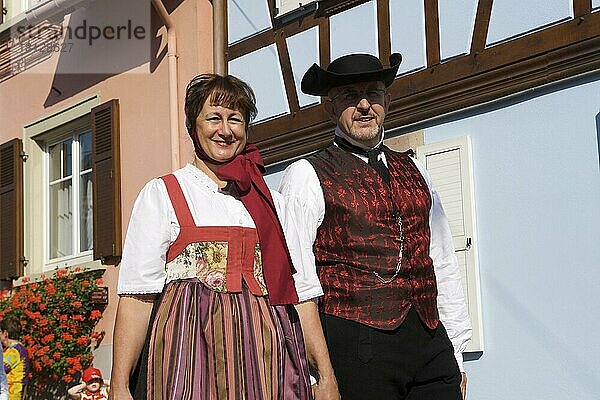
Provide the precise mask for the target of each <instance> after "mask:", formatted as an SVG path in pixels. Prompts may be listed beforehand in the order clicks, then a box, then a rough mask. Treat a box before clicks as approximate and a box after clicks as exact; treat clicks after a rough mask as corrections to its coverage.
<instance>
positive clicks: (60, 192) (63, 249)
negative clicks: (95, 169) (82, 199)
mask: <svg viewBox="0 0 600 400" xmlns="http://www.w3.org/2000/svg"><path fill="white" fill-rule="evenodd" d="M72 210H73V208H72V204H71V179H68V180H66V181H63V182H59V183H56V184H54V185H50V213H49V217H50V221H49V226H50V258H51V259H53V258H58V257H64V256H68V255H71V254H73V246H72V243H73V239H72V238H73V212H72Z"/></svg>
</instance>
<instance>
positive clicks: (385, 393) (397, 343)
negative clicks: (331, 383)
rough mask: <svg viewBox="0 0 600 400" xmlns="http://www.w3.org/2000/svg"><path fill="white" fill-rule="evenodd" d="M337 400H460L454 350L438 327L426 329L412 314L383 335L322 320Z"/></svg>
mask: <svg viewBox="0 0 600 400" xmlns="http://www.w3.org/2000/svg"><path fill="white" fill-rule="evenodd" d="M321 322H322V324H323V330H324V332H325V338H326V340H327V345H328V348H329V355H330V357H331V362H332V364H333V368H334V371H335V375H336V378H337V382H338V386H339V389H340V394H341V397H342V400H369V399H376V400H380V399H381V400H461V399H462V395H461V392H460V381H461V375H460V371H459V370H458V365H457V364H456V359H455V358H454V349H453V347H452V343H451V342H450V339H448V335H447V334H446V330H445V329H444V327H443V326H442V324H441V323H440V324H439V326H438V328H437V329H434V330H430V329H428V328H427V327H426V326H425V325H423V323H422V322H421V320H420V319H419V317H418V315H417V313H416V311H414V308H413V309H411V310H410V312H409V313H408V315H407V317H406V319H405V320H404V322H403V323H402V325H401V326H400V327H399V328H397V329H395V330H393V331H385V330H380V329H375V328H371V327H368V326H366V325H362V324H359V323H357V322H354V321H350V320H347V319H343V318H338V317H334V316H331V315H325V314H321Z"/></svg>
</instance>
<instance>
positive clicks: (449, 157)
mask: <svg viewBox="0 0 600 400" xmlns="http://www.w3.org/2000/svg"><path fill="white" fill-rule="evenodd" d="M417 157H418V159H419V161H421V163H422V164H423V165H424V166H425V167H426V168H427V172H428V173H429V176H430V178H431V182H432V184H433V186H435V188H436V189H437V191H438V193H439V195H440V198H441V200H442V205H443V206H444V211H445V213H446V216H447V217H448V222H449V223H450V230H451V231H452V236H453V238H454V248H455V250H456V257H457V258H458V263H459V266H460V268H461V274H462V278H463V288H464V290H465V298H466V300H467V307H468V310H469V316H470V317H471V324H472V325H473V337H472V339H471V342H470V343H469V346H468V347H467V351H483V328H482V321H481V299H480V294H479V260H478V257H477V231H476V229H475V198H474V190H473V175H472V169H473V166H472V162H471V142H470V140H469V137H468V136H462V137H457V138H453V139H449V140H445V141H441V142H436V143H431V144H425V145H423V146H419V147H417Z"/></svg>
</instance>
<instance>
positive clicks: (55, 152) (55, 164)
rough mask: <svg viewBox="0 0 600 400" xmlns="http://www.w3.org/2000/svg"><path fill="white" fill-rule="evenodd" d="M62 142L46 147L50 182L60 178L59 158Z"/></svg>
mask: <svg viewBox="0 0 600 400" xmlns="http://www.w3.org/2000/svg"><path fill="white" fill-rule="evenodd" d="M61 150H62V143H59V144H55V145H54V146H50V148H48V156H49V161H50V163H49V164H50V171H49V175H50V182H52V181H55V180H57V179H60V178H61V177H62V174H61V171H60V158H61Z"/></svg>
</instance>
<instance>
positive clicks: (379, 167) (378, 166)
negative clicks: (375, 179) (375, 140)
mask: <svg viewBox="0 0 600 400" xmlns="http://www.w3.org/2000/svg"><path fill="white" fill-rule="evenodd" d="M333 140H334V142H335V143H336V144H337V145H338V146H339V147H340V148H341V149H344V150H346V151H349V152H350V153H354V154H360V155H361V156H366V157H367V158H368V159H369V163H368V164H369V165H370V166H371V167H372V168H374V169H375V171H377V173H378V174H379V176H381V178H382V179H383V180H384V182H385V183H387V184H389V183H390V171H389V170H388V168H387V167H386V166H385V164H384V163H383V161H382V160H380V159H379V154H380V153H381V147H376V148H374V149H371V150H366V149H362V148H360V147H357V146H355V145H353V144H352V143H350V142H349V141H347V140H346V139H344V138H342V137H340V136H338V135H335V138H334V139H333Z"/></svg>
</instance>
